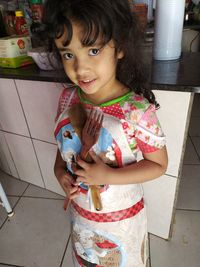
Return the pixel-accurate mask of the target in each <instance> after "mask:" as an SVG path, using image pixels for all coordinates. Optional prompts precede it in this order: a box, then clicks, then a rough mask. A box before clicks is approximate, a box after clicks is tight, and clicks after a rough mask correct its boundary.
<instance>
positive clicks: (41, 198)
mask: <svg viewBox="0 0 200 267" xmlns="http://www.w3.org/2000/svg"><path fill="white" fill-rule="evenodd" d="M21 198H35V199H49V200H62V201H63V200H65V198H64V197H63V198H51V197H36V196H21Z"/></svg>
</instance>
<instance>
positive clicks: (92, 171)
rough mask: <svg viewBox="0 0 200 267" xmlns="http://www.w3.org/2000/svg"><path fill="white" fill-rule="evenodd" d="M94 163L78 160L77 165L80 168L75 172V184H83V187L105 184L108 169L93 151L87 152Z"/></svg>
mask: <svg viewBox="0 0 200 267" xmlns="http://www.w3.org/2000/svg"><path fill="white" fill-rule="evenodd" d="M89 154H90V156H91V158H92V159H93V161H94V163H87V162H85V161H83V160H82V159H80V158H78V159H77V163H78V165H79V166H80V167H81V168H82V169H79V170H77V171H75V174H76V175H77V179H76V183H80V182H82V183H84V184H85V185H103V184H107V182H108V181H107V179H106V178H107V175H108V172H109V170H110V167H109V166H107V165H106V164H105V163H104V162H103V161H102V160H101V159H100V158H99V157H98V156H97V155H96V154H95V153H94V151H91V152H89Z"/></svg>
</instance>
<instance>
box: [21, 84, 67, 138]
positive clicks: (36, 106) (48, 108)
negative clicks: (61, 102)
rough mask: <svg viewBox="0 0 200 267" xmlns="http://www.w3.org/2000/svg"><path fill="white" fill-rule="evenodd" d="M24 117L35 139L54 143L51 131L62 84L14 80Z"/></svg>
mask: <svg viewBox="0 0 200 267" xmlns="http://www.w3.org/2000/svg"><path fill="white" fill-rule="evenodd" d="M16 84H17V89H18V91H19V95H20V99H21V101H22V105H23V108H24V111H25V114H26V119H27V122H28V126H29V129H30V132H31V136H32V137H33V138H35V139H39V140H44V141H47V142H51V143H55V140H54V136H53V131H54V125H55V121H54V120H55V116H56V113H57V105H58V99H59V96H60V94H61V91H62V89H63V86H62V84H56V83H52V82H51V83H50V82H37V81H21V80H16Z"/></svg>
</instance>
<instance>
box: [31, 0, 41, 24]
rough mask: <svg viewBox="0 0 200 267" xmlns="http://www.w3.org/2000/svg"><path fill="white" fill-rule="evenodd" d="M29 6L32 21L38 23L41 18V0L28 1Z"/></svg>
mask: <svg viewBox="0 0 200 267" xmlns="http://www.w3.org/2000/svg"><path fill="white" fill-rule="evenodd" d="M30 6H31V12H32V21H33V22H39V23H40V22H41V21H42V16H43V4H42V0H30Z"/></svg>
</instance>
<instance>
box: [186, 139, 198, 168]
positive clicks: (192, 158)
mask: <svg viewBox="0 0 200 267" xmlns="http://www.w3.org/2000/svg"><path fill="white" fill-rule="evenodd" d="M183 162H184V164H200V159H199V157H198V155H197V152H196V151H195V149H194V145H193V143H192V142H191V140H190V137H188V138H187V143H186V148H185V155H184V160H183Z"/></svg>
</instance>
